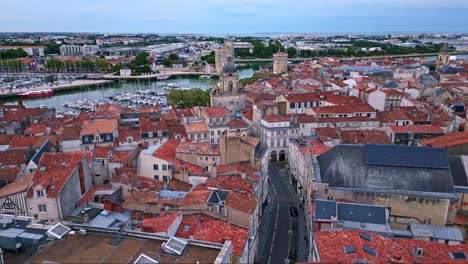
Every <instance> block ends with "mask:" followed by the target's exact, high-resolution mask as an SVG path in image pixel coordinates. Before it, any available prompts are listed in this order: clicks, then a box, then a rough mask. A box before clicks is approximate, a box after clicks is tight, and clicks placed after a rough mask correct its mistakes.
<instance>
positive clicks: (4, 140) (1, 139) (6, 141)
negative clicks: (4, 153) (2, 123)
mask: <svg viewBox="0 0 468 264" xmlns="http://www.w3.org/2000/svg"><path fill="white" fill-rule="evenodd" d="M12 138H13V135H9V134H7V135H0V145H10V142H11V139H12Z"/></svg>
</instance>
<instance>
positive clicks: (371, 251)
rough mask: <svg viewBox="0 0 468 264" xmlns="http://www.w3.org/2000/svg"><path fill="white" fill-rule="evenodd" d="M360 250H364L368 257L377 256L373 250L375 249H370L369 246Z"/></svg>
mask: <svg viewBox="0 0 468 264" xmlns="http://www.w3.org/2000/svg"><path fill="white" fill-rule="evenodd" d="M362 250H364V252H366V253H367V254H369V255H372V256H377V250H375V248H371V247H369V246H366V245H364V246H362Z"/></svg>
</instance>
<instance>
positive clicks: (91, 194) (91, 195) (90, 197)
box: [78, 185, 112, 205]
mask: <svg viewBox="0 0 468 264" xmlns="http://www.w3.org/2000/svg"><path fill="white" fill-rule="evenodd" d="M111 189H112V186H98V185H96V186H93V188H91V190H89V191H88V193H86V194H85V196H83V197H82V198H81V199H80V201H78V205H82V204H85V203H87V202H94V200H93V199H94V194H95V193H96V192H97V191H103V190H111Z"/></svg>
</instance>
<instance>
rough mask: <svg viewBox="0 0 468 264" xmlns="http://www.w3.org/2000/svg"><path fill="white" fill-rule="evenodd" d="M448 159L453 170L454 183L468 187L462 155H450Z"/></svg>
mask: <svg viewBox="0 0 468 264" xmlns="http://www.w3.org/2000/svg"><path fill="white" fill-rule="evenodd" d="M448 161H449V164H450V171H451V172H452V179H453V185H455V186H465V187H468V178H467V175H466V171H465V167H464V166H463V160H462V158H461V157H460V156H450V157H448Z"/></svg>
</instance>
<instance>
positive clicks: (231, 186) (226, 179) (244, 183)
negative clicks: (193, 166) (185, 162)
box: [204, 175, 254, 194]
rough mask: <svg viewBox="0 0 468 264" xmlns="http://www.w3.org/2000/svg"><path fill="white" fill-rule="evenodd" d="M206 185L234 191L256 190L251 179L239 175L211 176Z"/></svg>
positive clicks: (250, 191)
mask: <svg viewBox="0 0 468 264" xmlns="http://www.w3.org/2000/svg"><path fill="white" fill-rule="evenodd" d="M204 185H205V186H206V187H210V188H218V189H222V190H229V191H234V192H246V193H250V194H253V192H254V184H253V183H252V182H251V181H249V180H245V179H242V178H241V177H240V176H239V175H236V176H218V177H215V178H212V177H210V178H208V179H207V180H206V181H205V183H204Z"/></svg>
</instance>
